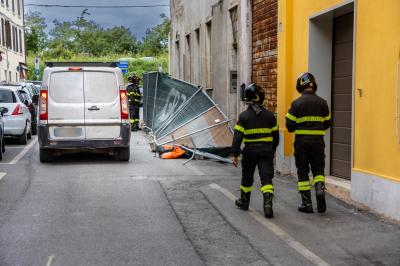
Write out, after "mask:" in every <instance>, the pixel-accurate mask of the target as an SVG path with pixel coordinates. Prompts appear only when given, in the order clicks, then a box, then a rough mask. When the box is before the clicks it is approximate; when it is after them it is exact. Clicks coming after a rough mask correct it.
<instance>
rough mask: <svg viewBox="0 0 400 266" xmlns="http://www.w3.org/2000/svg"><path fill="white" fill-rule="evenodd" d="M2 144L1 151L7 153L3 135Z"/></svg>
mask: <svg viewBox="0 0 400 266" xmlns="http://www.w3.org/2000/svg"><path fill="white" fill-rule="evenodd" d="M1 143H2V146H1V151H2V152H6V140H5V139H4V135H3V140H2V142H1Z"/></svg>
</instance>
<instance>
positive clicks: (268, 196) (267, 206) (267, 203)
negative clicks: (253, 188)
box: [264, 192, 274, 218]
mask: <svg viewBox="0 0 400 266" xmlns="http://www.w3.org/2000/svg"><path fill="white" fill-rule="evenodd" d="M273 198H274V194H272V193H269V192H267V193H264V214H265V217H266V218H272V217H274V211H273V210H272V200H273Z"/></svg>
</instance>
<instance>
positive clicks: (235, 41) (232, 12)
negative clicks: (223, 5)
mask: <svg viewBox="0 0 400 266" xmlns="http://www.w3.org/2000/svg"><path fill="white" fill-rule="evenodd" d="M229 12H230V15H231V22H232V45H233V47H234V48H235V49H236V48H237V44H238V8H237V6H236V7H234V8H232V9H231V10H230V11H229Z"/></svg>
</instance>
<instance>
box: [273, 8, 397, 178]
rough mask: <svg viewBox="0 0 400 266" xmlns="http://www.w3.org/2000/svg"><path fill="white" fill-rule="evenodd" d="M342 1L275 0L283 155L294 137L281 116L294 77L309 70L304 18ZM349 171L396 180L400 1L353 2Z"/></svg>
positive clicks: (293, 92) (291, 96) (290, 151)
mask: <svg viewBox="0 0 400 266" xmlns="http://www.w3.org/2000/svg"><path fill="white" fill-rule="evenodd" d="M347 2H348V1H343V0H280V1H279V18H278V23H279V31H278V34H279V39H278V121H279V124H280V125H281V130H282V131H283V133H284V145H285V147H284V153H285V156H290V155H292V154H293V145H292V144H293V140H294V139H293V136H292V134H289V133H288V132H287V131H286V129H285V127H284V125H285V114H286V112H287V110H288V108H289V106H290V103H291V102H292V100H294V99H295V98H296V97H298V96H299V95H298V93H297V91H296V88H295V83H296V78H297V75H298V74H299V73H301V72H303V71H306V70H307V69H308V38H309V17H310V16H313V15H315V14H317V13H320V12H322V11H324V10H327V9H330V8H333V7H335V6H337V5H340V4H343V3H347ZM355 9H356V10H355V15H356V25H355V29H356V38H355V41H356V50H355V60H356V61H355V73H354V77H355V88H360V89H362V92H363V95H362V97H359V96H358V94H357V95H356V96H355V107H354V110H353V111H354V112H355V124H354V131H355V138H354V139H355V143H354V147H353V149H354V170H357V171H362V172H366V173H370V174H374V175H377V176H382V177H386V178H388V179H392V180H398V181H400V144H399V143H398V141H397V139H396V132H395V122H396V115H395V109H396V101H395V99H396V98H395V95H396V91H395V88H396V64H397V62H398V60H399V56H400V15H399V14H400V1H399V0H383V1H376V0H357V1H355Z"/></svg>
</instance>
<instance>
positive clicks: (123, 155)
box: [116, 147, 131, 162]
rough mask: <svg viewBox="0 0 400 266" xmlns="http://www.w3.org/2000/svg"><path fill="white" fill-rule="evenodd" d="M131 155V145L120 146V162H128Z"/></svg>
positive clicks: (117, 156) (118, 159) (118, 151)
mask: <svg viewBox="0 0 400 266" xmlns="http://www.w3.org/2000/svg"><path fill="white" fill-rule="evenodd" d="M130 155H131V151H130V148H129V147H124V148H118V149H117V154H116V159H117V161H120V162H128V161H129V158H130Z"/></svg>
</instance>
